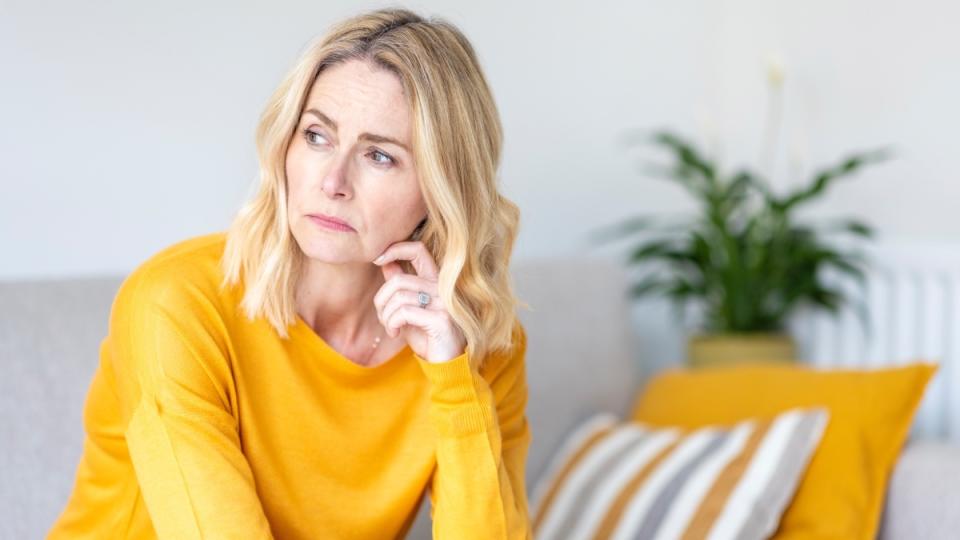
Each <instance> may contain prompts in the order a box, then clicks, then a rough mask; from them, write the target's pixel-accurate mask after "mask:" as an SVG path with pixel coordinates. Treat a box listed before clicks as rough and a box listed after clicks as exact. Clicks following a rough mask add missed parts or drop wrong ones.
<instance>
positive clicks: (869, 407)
mask: <svg viewBox="0 0 960 540" xmlns="http://www.w3.org/2000/svg"><path fill="white" fill-rule="evenodd" d="M936 371H937V365H936V364H931V363H923V362H918V363H914V364H909V365H903V366H898V367H891V368H880V369H830V370H826V369H818V368H814V367H810V366H805V365H791V364H759V363H744V364H738V365H731V366H727V367H714V368H700V369H685V368H675V369H672V370H668V371H665V372H663V373H661V374H659V375H657V376H656V377H654V378H653V379H652V380H651V381H650V382H649V384H648V385H647V386H646V388H645V389H644V391H643V392H641V393H640V395H638V396H637V399H636V401H635V402H634V404H633V411H632V414H631V416H632V418H633V419H635V420H638V421H641V422H646V423H648V424H651V425H679V426H683V427H689V428H696V427H701V426H706V425H710V424H718V423H721V424H722V423H732V422H738V421H740V420H744V419H747V418H751V417H756V416H763V415H774V414H777V413H780V412H782V411H785V410H787V409H790V408H794V407H811V406H817V405H822V406H825V407H826V408H827V409H828V410H829V411H830V419H829V422H828V424H827V429H826V432H825V433H824V435H823V440H822V442H821V443H820V445H819V447H818V448H817V450H816V452H815V453H814V455H813V458H812V460H811V462H810V466H809V468H808V469H807V472H806V474H805V475H804V477H803V479H802V480H801V482H800V486H799V488H798V489H797V492H796V495H795V496H794V498H793V500H792V502H791V504H790V507H789V508H788V509H787V511H786V512H785V513H784V514H783V517H782V519H781V520H780V526H779V528H778V529H777V532H776V533H775V535H774V538H779V539H794V538H796V539H800V538H803V539H817V538H822V539H826V538H831V539H840V538H850V539H863V540H867V539H870V540H872V539H874V538H875V537H876V535H877V531H878V528H879V521H880V514H881V512H882V510H883V501H884V496H885V493H886V485H887V481H888V479H889V476H890V473H891V471H892V469H893V466H894V464H895V463H896V460H897V457H898V456H899V453H900V449H901V447H902V446H903V444H904V442H905V440H906V438H907V436H908V434H909V431H910V425H911V423H912V421H913V415H914V412H915V411H916V409H917V406H918V405H919V404H920V401H921V398H922V397H923V392H924V388H925V387H926V384H927V382H928V381H929V380H930V378H931V377H932V376H933V374H934V373H935V372H936Z"/></svg>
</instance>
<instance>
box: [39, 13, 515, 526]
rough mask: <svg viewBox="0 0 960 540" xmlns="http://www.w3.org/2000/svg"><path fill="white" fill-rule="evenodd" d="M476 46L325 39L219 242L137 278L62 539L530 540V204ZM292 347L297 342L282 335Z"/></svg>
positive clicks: (353, 22) (284, 90)
mask: <svg viewBox="0 0 960 540" xmlns="http://www.w3.org/2000/svg"><path fill="white" fill-rule="evenodd" d="M501 140H502V138H501V128H500V122H499V119H498V116H497V111H496V107H495V105H494V102H493V99H492V97H491V93H490V90H489V88H488V86H487V83H486V81H485V78H484V76H483V75H482V72H481V70H480V67H479V65H478V63H477V59H476V56H475V54H474V52H473V49H472V48H471V46H470V44H469V43H468V42H467V40H466V38H464V36H463V35H462V34H461V33H460V32H459V31H458V30H457V29H456V28H455V27H453V26H452V25H450V24H449V23H447V22H444V21H442V20H436V19H430V20H427V19H424V18H421V17H419V16H417V15H416V14H414V13H412V12H409V11H406V10H401V9H384V10H379V11H374V12H370V13H366V14H362V15H360V16H356V17H354V18H351V19H349V20H347V21H345V22H343V23H341V24H339V25H337V26H335V27H333V28H332V29H331V30H330V32H329V33H328V34H327V35H326V36H325V37H323V38H322V39H321V40H319V41H317V42H315V43H314V44H312V45H311V46H310V47H309V48H308V50H307V51H306V52H305V53H304V54H303V56H302V58H301V59H300V61H299V62H298V63H297V65H296V66H295V67H294V69H293V70H292V71H291V72H290V73H289V75H288V76H287V77H286V78H285V79H284V81H283V82H282V84H281V85H280V87H279V88H278V89H277V91H276V93H275V94H274V95H273V96H272V98H271V99H270V101H269V103H268V105H267V107H266V109H265V111H264V113H263V116H262V118H261V121H260V124H259V127H258V130H257V147H258V153H259V159H260V164H261V171H260V172H261V174H260V176H261V183H260V186H259V187H260V189H259V192H258V193H257V195H256V196H255V197H254V198H253V200H252V201H251V202H249V203H248V204H247V205H246V206H245V207H244V208H243V209H242V210H241V211H240V212H239V213H238V215H237V217H236V219H235V221H234V223H233V224H232V225H231V227H230V228H229V229H228V230H227V231H226V232H224V233H214V234H208V235H203V236H198V237H194V238H191V239H187V240H184V241H182V242H179V243H177V244H175V245H172V246H170V247H168V248H166V249H164V250H162V251H160V252H159V253H157V254H156V255H154V256H153V257H151V258H150V259H149V260H148V261H146V262H145V263H144V264H142V265H141V266H140V267H138V268H137V269H136V270H135V271H134V272H132V273H131V275H130V276H128V277H127V279H126V280H125V281H124V282H123V284H122V285H121V287H120V290H119V291H118V293H117V296H116V298H115V300H114V304H113V307H112V310H111V316H110V326H109V333H108V336H107V337H106V339H105V340H104V341H103V343H102V345H101V350H100V353H101V361H100V365H99V366H98V370H97V372H96V375H95V376H94V378H93V381H92V383H91V387H90V390H89V394H88V396H87V399H86V402H85V405H84V426H85V429H86V433H87V436H86V439H85V443H84V452H83V457H82V459H81V462H80V464H79V467H78V469H77V476H76V483H75V486H74V490H73V493H72V495H71V496H70V499H69V501H68V503H67V506H66V508H65V509H64V511H63V513H62V514H61V516H60V517H59V519H58V520H57V522H56V523H55V524H54V525H53V528H52V530H51V531H50V534H49V538H153V537H159V538H171V539H178V540H179V539H193V538H393V537H402V536H404V535H405V533H406V532H407V530H408V529H409V527H410V525H411V524H412V521H413V519H414V517H415V516H416V513H417V509H418V507H419V505H420V503H421V501H422V495H423V493H424V492H427V493H429V495H430V498H431V501H432V503H433V506H432V509H431V514H432V516H433V527H434V535H435V537H436V538H484V539H491V538H530V536H531V533H530V525H529V518H528V513H527V497H526V490H525V486H524V474H525V471H524V467H525V461H526V455H527V450H528V447H529V443H530V439H531V434H530V429H529V426H528V423H527V419H526V413H525V408H526V402H527V385H526V377H525V371H524V355H525V349H526V338H525V333H524V330H523V327H522V326H521V325H520V323H519V320H518V318H517V316H516V313H515V308H516V307H517V306H518V305H520V302H518V301H517V300H516V298H515V297H514V295H513V293H512V290H511V285H510V280H509V273H508V265H509V259H510V254H511V251H512V247H513V242H514V239H515V236H516V231H517V227H518V220H519V217H518V216H519V212H518V210H517V207H516V206H515V205H514V204H513V203H511V202H510V201H508V200H507V199H505V198H504V197H503V196H501V195H500V194H499V193H498V192H497V188H496V183H495V176H496V170H497V167H498V163H499V159H500V148H501ZM288 330H289V332H288Z"/></svg>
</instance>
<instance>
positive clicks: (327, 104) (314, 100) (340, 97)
mask: <svg viewBox="0 0 960 540" xmlns="http://www.w3.org/2000/svg"><path fill="white" fill-rule="evenodd" d="M311 108H313V109H317V110H320V111H323V113H324V114H325V115H326V116H327V117H329V118H330V119H332V120H333V121H334V122H336V123H337V124H338V125H339V124H341V123H344V124H345V123H348V122H352V121H359V120H362V119H364V118H365V117H367V118H369V119H372V120H375V121H377V122H390V123H393V124H398V125H405V124H407V123H408V122H409V111H408V109H409V105H408V104H407V102H406V99H405V97H404V94H403V86H402V84H401V83H400V81H399V79H398V78H397V76H396V75H395V74H393V73H392V72H390V71H388V70H386V69H382V68H378V67H376V66H374V65H373V64H372V63H371V62H367V61H361V60H348V61H346V62H341V63H338V64H334V65H331V66H328V67H327V68H325V69H324V70H323V71H322V72H321V73H320V75H319V76H318V77H317V78H316V80H315V81H314V83H313V86H312V88H311V89H310V92H309V95H308V97H307V103H306V106H305V107H304V112H306V111H307V110H309V109H311ZM338 117H345V118H343V121H342V122H341V120H340V119H339V118H338Z"/></svg>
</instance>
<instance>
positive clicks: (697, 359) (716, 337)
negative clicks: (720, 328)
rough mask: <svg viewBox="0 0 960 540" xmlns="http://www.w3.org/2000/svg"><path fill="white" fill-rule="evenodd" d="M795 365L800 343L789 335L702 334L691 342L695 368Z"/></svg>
mask: <svg viewBox="0 0 960 540" xmlns="http://www.w3.org/2000/svg"><path fill="white" fill-rule="evenodd" d="M795 361H796V343H795V342H794V340H793V338H792V337H791V336H790V335H788V334H775V333H756V334H700V335H695V336H692V337H691V338H690V339H689V340H688V341H687V363H688V364H689V365H690V366H691V367H704V366H720V365H728V364H735V363H739V362H795Z"/></svg>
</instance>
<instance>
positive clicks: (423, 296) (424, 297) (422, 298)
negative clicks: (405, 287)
mask: <svg viewBox="0 0 960 540" xmlns="http://www.w3.org/2000/svg"><path fill="white" fill-rule="evenodd" d="M417 301H418V302H420V307H422V308H425V307H427V304H429V303H430V295H429V294H427V293H425V292H423V291H420V294H418V295H417Z"/></svg>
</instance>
